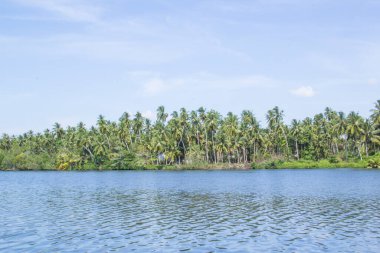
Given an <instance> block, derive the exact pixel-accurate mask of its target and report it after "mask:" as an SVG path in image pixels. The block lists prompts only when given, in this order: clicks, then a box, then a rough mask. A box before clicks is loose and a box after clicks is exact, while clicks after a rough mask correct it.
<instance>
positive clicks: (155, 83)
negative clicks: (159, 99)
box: [144, 78, 167, 96]
mask: <svg viewBox="0 0 380 253" xmlns="http://www.w3.org/2000/svg"><path fill="white" fill-rule="evenodd" d="M165 89H167V86H166V85H165V84H164V81H163V80H162V79H159V78H156V79H151V80H149V81H148V82H147V83H146V84H145V85H144V93H145V94H147V95H151V96H154V95H157V94H158V93H161V92H163V91H164V90H165Z"/></svg>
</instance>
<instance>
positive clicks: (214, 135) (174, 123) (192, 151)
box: [0, 100, 380, 170]
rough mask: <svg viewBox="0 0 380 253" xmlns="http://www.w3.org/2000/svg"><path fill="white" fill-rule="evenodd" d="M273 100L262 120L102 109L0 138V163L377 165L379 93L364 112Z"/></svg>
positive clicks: (61, 166) (43, 166) (63, 166)
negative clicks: (290, 113)
mask: <svg viewBox="0 0 380 253" xmlns="http://www.w3.org/2000/svg"><path fill="white" fill-rule="evenodd" d="M283 118H284V113H283V111H282V110H280V109H279V108H278V107H274V108H273V109H271V110H269V111H268V112H267V114H266V126H262V125H260V123H259V122H258V121H257V119H256V118H255V116H254V114H253V113H252V112H251V111H243V112H242V113H241V114H240V116H238V115H235V114H233V113H231V112H229V113H228V114H227V115H226V116H222V115H221V114H220V113H218V112H216V111H214V110H209V111H208V110H206V109H204V108H203V107H201V108H199V109H198V110H193V111H187V110H186V109H184V108H181V109H180V111H179V112H177V111H174V112H173V113H171V114H170V115H169V114H168V113H167V112H166V111H165V108H164V107H163V106H160V107H159V108H158V109H157V119H156V120H155V121H154V122H153V121H152V120H150V119H148V118H145V117H143V115H142V114H141V113H139V112H137V113H136V114H135V115H134V116H133V117H131V115H129V114H128V113H124V114H123V115H122V116H121V118H120V119H119V120H118V121H116V122H113V121H109V120H106V119H105V118H104V116H102V115H100V116H99V118H98V121H97V124H96V126H92V127H90V128H87V127H86V126H85V125H84V124H83V123H79V124H78V125H77V126H75V127H67V128H65V129H64V128H62V127H61V125H60V124H59V123H55V124H54V126H53V128H52V129H47V130H45V131H44V132H42V133H34V132H33V131H29V132H27V133H25V134H22V135H18V136H10V135H7V134H3V135H2V136H1V138H0V170H124V169H129V170H133V169H135V170H157V169H162V170H185V169H189V170H190V169H206V170H207V169H208V170H212V169H287V168H289V169H291V168H294V169H297V168H380V100H378V101H377V102H376V103H375V107H374V109H373V110H371V116H370V117H369V118H367V119H366V118H363V117H362V116H360V115H359V114H358V113H356V112H350V113H349V114H348V115H345V114H344V113H343V112H336V111H334V110H332V109H331V108H326V109H325V111H324V112H323V113H319V114H317V115H314V116H313V117H307V118H305V119H303V120H292V121H291V123H290V124H285V123H284V120H283Z"/></svg>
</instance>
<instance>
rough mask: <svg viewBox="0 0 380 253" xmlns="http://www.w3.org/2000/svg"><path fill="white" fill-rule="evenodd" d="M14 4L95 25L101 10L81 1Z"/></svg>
mask: <svg viewBox="0 0 380 253" xmlns="http://www.w3.org/2000/svg"><path fill="white" fill-rule="evenodd" d="M13 1H14V2H16V3H19V4H23V5H27V6H32V7H36V8H41V9H44V10H46V11H49V12H53V13H56V14H59V15H60V16H62V17H64V18H66V19H68V20H71V21H84V22H91V23H97V22H99V17H100V14H101V8H100V7H98V6H96V5H94V4H91V5H89V4H86V3H84V2H83V1H80V0H78V1H73V0H13Z"/></svg>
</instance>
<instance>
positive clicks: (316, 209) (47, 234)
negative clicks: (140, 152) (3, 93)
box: [0, 169, 380, 252]
mask: <svg viewBox="0 0 380 253" xmlns="http://www.w3.org/2000/svg"><path fill="white" fill-rule="evenodd" d="M0 251H1V252H15V251H16V252H78V251H79V252H113V251H115V252H133V251H134V252H180V251H184V252H186V251H188V252H380V171H376V170H351V169H330V170H329V169H320V170H317V169H316V170H314V169H309V170H258V171H181V172H167V171H114V172H0Z"/></svg>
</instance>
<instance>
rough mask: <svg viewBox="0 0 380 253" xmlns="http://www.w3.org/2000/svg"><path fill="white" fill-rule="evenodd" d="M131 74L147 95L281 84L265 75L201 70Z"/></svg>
mask: <svg viewBox="0 0 380 253" xmlns="http://www.w3.org/2000/svg"><path fill="white" fill-rule="evenodd" d="M129 76H130V77H131V78H132V79H134V81H135V82H136V83H140V84H142V87H143V88H142V93H143V94H144V95H147V96H157V95H161V94H164V93H173V92H177V91H178V90H181V92H184V91H188V92H190V93H191V92H204V91H210V92H211V91H212V90H214V91H217V90H219V91H220V90H223V91H234V90H243V89H249V88H256V89H267V88H274V87H277V86H278V85H279V81H277V80H275V79H273V78H270V77H267V76H263V75H246V76H233V77H225V76H221V75H216V74H211V73H207V72H201V73H195V74H191V75H189V76H182V77H165V76H164V75H162V74H159V73H154V72H147V71H140V72H131V73H130V74H129Z"/></svg>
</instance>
